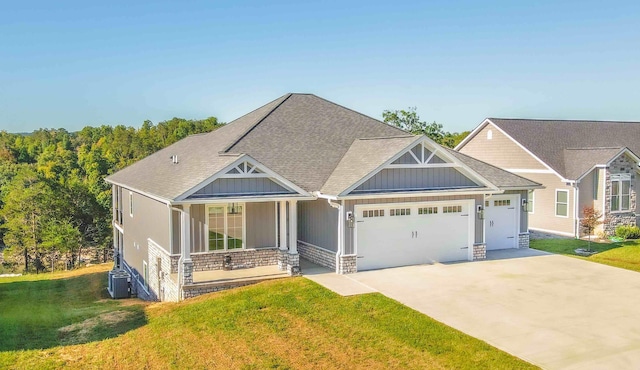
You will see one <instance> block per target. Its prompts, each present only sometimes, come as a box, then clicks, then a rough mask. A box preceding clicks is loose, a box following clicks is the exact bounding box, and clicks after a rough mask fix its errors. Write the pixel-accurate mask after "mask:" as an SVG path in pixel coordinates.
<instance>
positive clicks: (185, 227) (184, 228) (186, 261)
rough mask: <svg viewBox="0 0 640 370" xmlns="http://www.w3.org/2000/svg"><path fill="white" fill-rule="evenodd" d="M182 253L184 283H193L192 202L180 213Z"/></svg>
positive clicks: (183, 207)
mask: <svg viewBox="0 0 640 370" xmlns="http://www.w3.org/2000/svg"><path fill="white" fill-rule="evenodd" d="M180 220H181V223H182V225H181V228H180V236H181V243H180V244H181V247H182V250H181V254H182V284H191V283H193V262H192V261H191V235H190V234H191V204H185V205H184V206H182V212H181V213H180Z"/></svg>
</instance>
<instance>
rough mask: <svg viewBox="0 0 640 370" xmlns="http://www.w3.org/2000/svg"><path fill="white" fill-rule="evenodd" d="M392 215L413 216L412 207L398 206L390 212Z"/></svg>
mask: <svg viewBox="0 0 640 370" xmlns="http://www.w3.org/2000/svg"><path fill="white" fill-rule="evenodd" d="M389 215H390V216H411V208H396V209H392V210H391V211H390V212H389Z"/></svg>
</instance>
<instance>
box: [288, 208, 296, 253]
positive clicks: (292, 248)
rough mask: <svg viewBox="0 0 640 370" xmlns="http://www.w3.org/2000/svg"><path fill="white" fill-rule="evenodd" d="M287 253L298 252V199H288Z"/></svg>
mask: <svg viewBox="0 0 640 370" xmlns="http://www.w3.org/2000/svg"><path fill="white" fill-rule="evenodd" d="M289 253H290V254H296V253H298V201H297V200H290V201H289Z"/></svg>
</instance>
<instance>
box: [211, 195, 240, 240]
mask: <svg viewBox="0 0 640 370" xmlns="http://www.w3.org/2000/svg"><path fill="white" fill-rule="evenodd" d="M208 213H209V214H208V218H207V219H208V228H209V230H208V231H209V239H208V240H209V250H210V251H215V250H229V249H241V248H243V247H244V223H245V218H244V205H242V204H239V203H230V204H227V205H225V206H211V207H209V211H208Z"/></svg>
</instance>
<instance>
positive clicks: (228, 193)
mask: <svg viewBox="0 0 640 370" xmlns="http://www.w3.org/2000/svg"><path fill="white" fill-rule="evenodd" d="M297 194H300V195H306V194H305V192H304V191H303V190H302V189H300V188H298V187H297V186H295V185H294V184H292V183H291V182H289V181H287V180H286V179H284V178H283V177H281V176H279V175H278V174H276V173H274V172H273V171H271V170H269V169H267V168H266V167H265V166H263V165H262V164H260V163H258V162H257V161H255V160H253V159H252V158H250V157H249V156H243V157H241V158H240V159H239V160H238V161H236V162H234V163H233V164H232V165H230V166H228V167H227V168H225V169H224V170H222V171H220V173H219V174H217V175H216V176H214V177H213V178H212V179H209V180H208V181H206V182H205V183H204V184H201V185H200V186H198V187H196V189H194V190H193V191H191V192H189V193H188V194H186V196H185V199H201V198H223V197H247V196H280V195H297Z"/></svg>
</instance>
